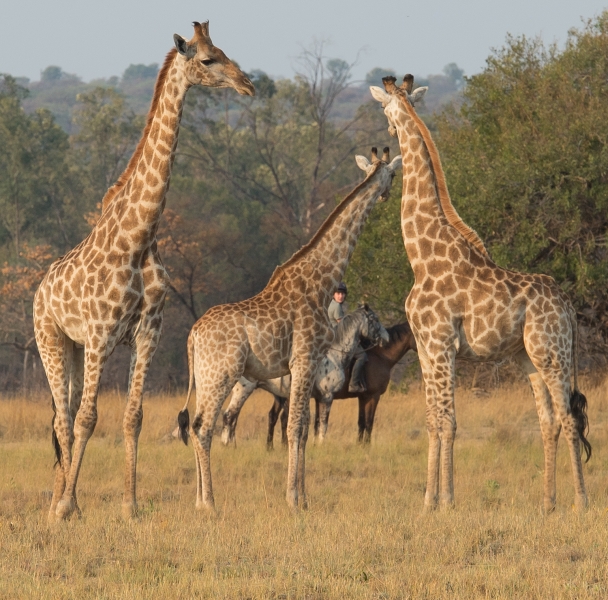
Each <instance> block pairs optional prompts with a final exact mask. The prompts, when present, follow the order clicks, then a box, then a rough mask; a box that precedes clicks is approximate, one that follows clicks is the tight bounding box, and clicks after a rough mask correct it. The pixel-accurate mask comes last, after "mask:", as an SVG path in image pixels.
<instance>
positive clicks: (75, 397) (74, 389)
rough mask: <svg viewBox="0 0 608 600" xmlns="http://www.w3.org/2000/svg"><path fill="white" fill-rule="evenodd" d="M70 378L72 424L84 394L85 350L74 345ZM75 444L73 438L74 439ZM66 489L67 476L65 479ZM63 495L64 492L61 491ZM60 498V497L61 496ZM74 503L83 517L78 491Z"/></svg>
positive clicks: (77, 511) (78, 513)
mask: <svg viewBox="0 0 608 600" xmlns="http://www.w3.org/2000/svg"><path fill="white" fill-rule="evenodd" d="M71 371H72V372H71V376H70V416H71V417H72V423H74V420H75V419H76V415H77V414H78V409H79V408H80V404H81V402H82V392H83V389H84V348H83V347H82V346H77V345H76V344H74V347H73V350H72V370H71ZM72 443H73V438H72ZM63 480H64V484H63V487H64V489H65V476H64V477H63ZM61 494H63V490H61ZM59 497H60V496H59ZM74 502H75V504H76V514H77V515H78V516H80V515H81V510H80V508H79V506H78V498H77V496H76V490H74Z"/></svg>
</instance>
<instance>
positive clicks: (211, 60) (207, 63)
mask: <svg viewBox="0 0 608 600" xmlns="http://www.w3.org/2000/svg"><path fill="white" fill-rule="evenodd" d="M201 62H202V63H203V64H204V65H205V66H206V67H209V66H211V65H212V64H213V63H215V62H217V61H216V60H214V59H213V58H205V59H204V60H201Z"/></svg>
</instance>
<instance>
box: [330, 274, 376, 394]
mask: <svg viewBox="0 0 608 600" xmlns="http://www.w3.org/2000/svg"><path fill="white" fill-rule="evenodd" d="M347 294H348V289H347V288H346V284H345V283H344V282H340V283H339V284H338V287H337V288H336V291H335V292H334V297H333V299H332V301H331V303H330V304H329V308H328V309H327V314H328V315H329V320H330V321H331V324H332V325H333V326H334V328H335V327H336V326H337V325H338V323H339V322H340V321H341V320H342V319H343V318H344V315H345V310H344V309H345V301H346V295H347ZM366 362H367V354H365V350H363V348H362V347H361V344H359V345H358V346H357V350H356V351H355V362H354V364H353V370H352V373H351V376H350V382H349V384H348V391H349V392H353V393H359V392H365V391H366V390H367V386H366V385H365V374H364V368H365V363H366Z"/></svg>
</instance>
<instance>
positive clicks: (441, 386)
mask: <svg viewBox="0 0 608 600" xmlns="http://www.w3.org/2000/svg"><path fill="white" fill-rule="evenodd" d="M445 362H447V363H448V364H447V365H446V367H444V368H443V369H441V371H440V377H439V381H438V382H436V389H437V390H438V398H437V422H438V424H439V438H440V440H441V449H440V455H441V466H440V469H441V479H440V484H439V503H440V504H441V506H442V508H453V507H454V440H455V439H456V410H455V406H454V383H455V373H454V359H453V357H452V358H451V361H450V358H449V357H446V361H445ZM450 362H451V365H450ZM450 366H451V367H452V368H450Z"/></svg>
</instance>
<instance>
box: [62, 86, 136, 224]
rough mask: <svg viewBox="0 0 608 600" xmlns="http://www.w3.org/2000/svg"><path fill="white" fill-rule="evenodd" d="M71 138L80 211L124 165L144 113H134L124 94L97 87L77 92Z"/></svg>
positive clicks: (89, 207) (98, 196)
mask: <svg viewBox="0 0 608 600" xmlns="http://www.w3.org/2000/svg"><path fill="white" fill-rule="evenodd" d="M77 101H78V103H77V105H76V107H75V109H74V116H73V123H74V126H75V127H76V129H77V133H75V134H74V135H73V136H72V137H71V139H70V150H71V152H70V158H71V165H72V169H73V176H74V179H75V180H77V182H78V185H79V193H80V195H81V197H82V212H83V213H84V212H86V211H90V210H92V209H93V208H94V207H95V206H96V203H98V202H101V199H102V198H103V196H104V194H105V193H106V191H107V189H108V188H109V187H110V186H111V185H113V184H114V182H115V181H116V180H117V179H118V176H119V175H120V174H121V173H122V171H123V170H124V169H125V167H126V165H127V163H128V162H129V158H131V155H132V154H133V150H134V149H135V146H136V145H137V142H138V140H139V138H140V136H141V132H142V129H143V127H144V117H143V116H141V115H136V114H135V113H134V112H133V111H132V110H131V109H130V108H129V107H128V106H127V104H126V102H125V99H124V96H122V95H121V94H120V93H119V92H117V91H116V90H114V89H112V88H106V87H97V88H95V89H93V90H92V91H90V92H84V93H81V94H78V96H77Z"/></svg>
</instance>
